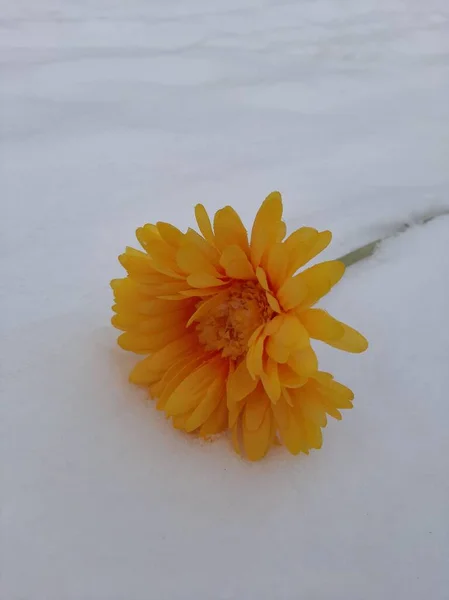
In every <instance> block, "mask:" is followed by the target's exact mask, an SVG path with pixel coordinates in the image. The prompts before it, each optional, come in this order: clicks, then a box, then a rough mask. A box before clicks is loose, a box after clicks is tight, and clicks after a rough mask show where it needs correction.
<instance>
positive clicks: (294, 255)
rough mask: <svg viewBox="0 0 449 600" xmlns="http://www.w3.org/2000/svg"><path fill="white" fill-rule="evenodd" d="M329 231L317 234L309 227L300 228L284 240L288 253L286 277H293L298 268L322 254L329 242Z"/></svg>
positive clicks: (330, 235) (330, 236) (330, 237)
mask: <svg viewBox="0 0 449 600" xmlns="http://www.w3.org/2000/svg"><path fill="white" fill-rule="evenodd" d="M331 239H332V234H331V232H330V231H322V232H320V233H318V231H317V230H316V229H312V228H311V227H302V228H301V229H298V230H297V231H295V232H293V233H292V235H291V236H290V237H289V238H288V239H287V240H286V242H285V245H286V246H287V248H288V251H289V261H288V275H293V274H294V273H295V272H296V271H297V270H298V269H299V268H300V267H302V266H303V265H305V264H306V263H308V262H309V261H310V260H312V258H314V257H315V256H316V255H317V254H319V253H320V252H322V251H323V250H324V249H325V248H326V247H327V246H328V245H329V244H330V242H331Z"/></svg>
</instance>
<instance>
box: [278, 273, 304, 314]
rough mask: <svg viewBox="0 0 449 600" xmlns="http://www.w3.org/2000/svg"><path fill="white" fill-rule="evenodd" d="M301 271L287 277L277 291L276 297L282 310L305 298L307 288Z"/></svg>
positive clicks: (295, 304)
mask: <svg viewBox="0 0 449 600" xmlns="http://www.w3.org/2000/svg"><path fill="white" fill-rule="evenodd" d="M301 275H302V273H300V274H299V275H296V276H295V277H290V279H287V281H285V283H284V284H283V285H282V287H281V288H280V289H279V291H278V293H277V298H278V300H279V302H280V304H281V305H282V308H283V309H284V310H291V309H293V308H296V307H297V306H299V305H300V304H301V303H302V302H304V300H305V299H306V298H307V295H308V294H309V290H308V288H307V285H306V282H305V281H304V279H303V278H302V277H301Z"/></svg>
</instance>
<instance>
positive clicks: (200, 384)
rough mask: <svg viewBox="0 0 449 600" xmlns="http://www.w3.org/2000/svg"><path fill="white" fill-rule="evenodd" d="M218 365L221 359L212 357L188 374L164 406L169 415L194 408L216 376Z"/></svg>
mask: <svg viewBox="0 0 449 600" xmlns="http://www.w3.org/2000/svg"><path fill="white" fill-rule="evenodd" d="M218 365H219V360H217V359H212V360H210V361H209V362H207V363H205V364H203V365H201V366H200V367H198V368H197V369H195V371H193V372H192V373H190V374H189V375H187V377H186V378H185V379H184V380H183V381H182V382H181V383H180V384H179V385H178V387H177V388H176V389H175V390H174V392H173V393H172V394H171V396H170V397H169V398H168V400H167V403H166V404H165V408H164V410H165V412H166V413H167V415H170V416H175V415H179V414H182V413H185V412H188V411H190V410H194V409H195V408H196V407H197V406H198V405H199V403H200V402H201V400H202V398H203V397H204V394H205V392H206V390H207V389H208V388H209V386H210V385H211V384H212V383H213V381H214V379H215V378H216V376H217V367H218Z"/></svg>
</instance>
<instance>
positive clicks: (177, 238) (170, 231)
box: [156, 221, 184, 248]
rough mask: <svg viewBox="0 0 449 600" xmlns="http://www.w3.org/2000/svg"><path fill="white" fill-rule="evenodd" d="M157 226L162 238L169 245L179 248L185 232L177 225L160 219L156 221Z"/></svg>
mask: <svg viewBox="0 0 449 600" xmlns="http://www.w3.org/2000/svg"><path fill="white" fill-rule="evenodd" d="M156 227H157V230H158V232H159V235H160V236H161V238H162V239H163V240H164V242H166V243H167V244H168V245H169V246H173V247H174V248H177V247H178V246H179V245H180V244H181V242H182V240H183V238H184V234H183V233H182V231H180V230H179V229H178V228H177V227H175V226H174V225H171V224H170V223H163V222H162V221H158V223H156Z"/></svg>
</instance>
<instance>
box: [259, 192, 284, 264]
mask: <svg viewBox="0 0 449 600" xmlns="http://www.w3.org/2000/svg"><path fill="white" fill-rule="evenodd" d="M281 219H282V198H281V194H280V193H279V192H272V193H271V194H270V195H269V196H267V198H265V200H264V201H263V203H262V206H261V207H260V208H259V210H258V212H257V215H256V218H255V219H254V225H253V228H252V231H251V262H252V264H253V267H254V268H256V267H258V266H259V265H260V261H261V259H262V256H263V254H264V252H265V249H266V248H268V247H270V246H271V245H272V244H274V243H276V242H277V241H278V239H277V238H278V235H279V223H280V221H281Z"/></svg>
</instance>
